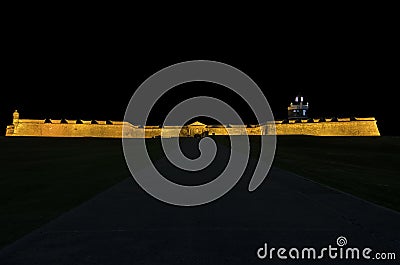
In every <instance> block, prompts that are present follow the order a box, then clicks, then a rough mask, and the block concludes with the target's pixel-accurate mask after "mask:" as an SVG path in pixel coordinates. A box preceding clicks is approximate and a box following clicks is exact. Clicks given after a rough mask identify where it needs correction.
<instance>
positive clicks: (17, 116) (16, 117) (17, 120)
mask: <svg viewBox="0 0 400 265" xmlns="http://www.w3.org/2000/svg"><path fill="white" fill-rule="evenodd" d="M18 123H19V113H18V111H17V110H15V111H14V113H13V124H14V125H16V124H18Z"/></svg>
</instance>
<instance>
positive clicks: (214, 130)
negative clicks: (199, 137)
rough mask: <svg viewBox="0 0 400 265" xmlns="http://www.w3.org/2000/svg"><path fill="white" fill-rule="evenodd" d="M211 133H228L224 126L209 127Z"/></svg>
mask: <svg viewBox="0 0 400 265" xmlns="http://www.w3.org/2000/svg"><path fill="white" fill-rule="evenodd" d="M207 130H208V134H209V135H213V134H214V135H228V132H227V130H226V129H225V128H224V127H215V128H207Z"/></svg>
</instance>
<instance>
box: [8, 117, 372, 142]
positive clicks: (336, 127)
mask: <svg viewBox="0 0 400 265" xmlns="http://www.w3.org/2000/svg"><path fill="white" fill-rule="evenodd" d="M57 121H58V122H59V120H57ZM52 122H53V123H44V120H27V119H26V120H18V122H16V123H15V124H13V125H10V126H7V131H6V136H42V137H105V138H121V137H122V133H124V136H125V137H131V138H153V137H158V136H161V135H162V134H161V131H162V130H164V131H163V137H171V136H176V135H180V136H189V133H188V132H189V129H188V128H182V130H181V128H180V127H175V126H171V127H165V128H159V127H158V126H146V127H145V129H144V128H139V127H138V126H134V125H132V124H130V123H128V122H113V124H104V123H102V122H101V123H100V124H87V123H85V124H76V122H75V123H68V124H61V123H55V122H56V120H52ZM124 125H125V128H124ZM123 128H124V131H123ZM205 130H206V131H208V132H209V135H213V134H214V135H244V134H246V133H247V134H248V135H265V134H266V135H273V134H274V132H275V131H276V135H314V136H379V135H380V134H379V130H378V127H377V125H376V120H375V119H374V118H357V120H356V121H349V119H345V120H342V121H339V122H332V121H327V122H314V123H305V122H301V123H292V122H291V123H282V122H279V121H277V122H276V123H272V124H271V123H269V124H268V123H267V124H265V125H262V126H256V127H252V128H250V127H249V128H245V127H243V126H241V127H240V126H239V127H232V128H225V127H208V128H205Z"/></svg>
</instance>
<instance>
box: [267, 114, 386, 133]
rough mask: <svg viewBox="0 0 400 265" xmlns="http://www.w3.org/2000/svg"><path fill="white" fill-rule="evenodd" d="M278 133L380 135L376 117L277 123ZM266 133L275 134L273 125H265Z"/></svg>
mask: <svg viewBox="0 0 400 265" xmlns="http://www.w3.org/2000/svg"><path fill="white" fill-rule="evenodd" d="M275 130H276V135H314V136H379V135H380V133H379V130H378V126H377V125H376V120H375V118H356V120H352V121H350V119H338V121H331V120H330V119H327V120H326V121H323V122H319V121H318V120H316V121H314V122H312V123H310V122H307V121H302V122H301V123H294V122H292V121H291V122H290V123H282V121H277V122H276V123H275ZM264 131H266V132H265V133H264V134H273V131H274V128H273V125H264Z"/></svg>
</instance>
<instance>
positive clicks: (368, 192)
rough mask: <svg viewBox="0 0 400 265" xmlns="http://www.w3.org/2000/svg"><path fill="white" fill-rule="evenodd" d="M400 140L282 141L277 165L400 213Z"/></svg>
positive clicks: (308, 138)
mask: <svg viewBox="0 0 400 265" xmlns="http://www.w3.org/2000/svg"><path fill="white" fill-rule="evenodd" d="M399 163H400V137H332V138H331V137H296V136H295V137H290V136H282V137H278V144H277V154H276V157H275V162H274V165H275V166H277V167H280V168H283V169H286V170H289V171H292V172H295V173H297V174H299V175H302V176H304V177H307V178H309V179H312V180H315V181H317V182H319V183H322V184H325V185H327V186H331V187H334V188H336V189H339V190H342V191H345V192H347V193H351V194H353V195H356V196H358V197H360V198H363V199H365V200H368V201H371V202H374V203H377V204H380V205H382V206H385V207H388V208H392V209H394V210H397V211H400V164H399Z"/></svg>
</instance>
